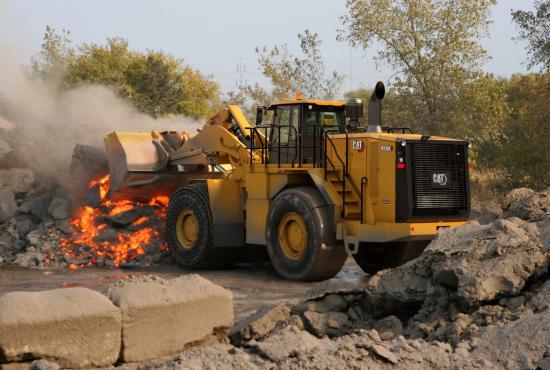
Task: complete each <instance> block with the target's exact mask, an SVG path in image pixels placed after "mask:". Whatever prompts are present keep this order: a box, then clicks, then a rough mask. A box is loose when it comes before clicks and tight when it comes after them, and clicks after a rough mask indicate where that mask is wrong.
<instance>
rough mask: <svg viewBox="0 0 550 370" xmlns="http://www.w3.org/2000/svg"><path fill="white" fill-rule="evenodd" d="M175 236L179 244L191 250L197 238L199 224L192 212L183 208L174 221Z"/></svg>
mask: <svg viewBox="0 0 550 370" xmlns="http://www.w3.org/2000/svg"><path fill="white" fill-rule="evenodd" d="M176 234H177V237H178V242H179V244H180V245H181V246H182V247H183V248H185V249H192V248H193V247H194V246H195V243H196V242H197V239H198V236H199V222H198V221H197V217H196V216H195V214H194V213H193V211H192V210H190V209H187V208H184V209H182V210H181V211H180V213H179V215H178V219H177V221H176Z"/></svg>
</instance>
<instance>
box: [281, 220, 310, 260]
mask: <svg viewBox="0 0 550 370" xmlns="http://www.w3.org/2000/svg"><path fill="white" fill-rule="evenodd" d="M307 244H308V233H307V227H306V224H305V222H304V219H303V218H302V216H300V215H299V214H297V213H294V212H289V213H287V214H285V215H284V216H283V218H282V219H281V222H280V223H279V245H280V246H281V249H282V250H283V253H284V255H285V257H286V258H288V259H291V260H295V261H296V260H299V259H300V258H302V257H303V256H304V254H305V253H306V249H307Z"/></svg>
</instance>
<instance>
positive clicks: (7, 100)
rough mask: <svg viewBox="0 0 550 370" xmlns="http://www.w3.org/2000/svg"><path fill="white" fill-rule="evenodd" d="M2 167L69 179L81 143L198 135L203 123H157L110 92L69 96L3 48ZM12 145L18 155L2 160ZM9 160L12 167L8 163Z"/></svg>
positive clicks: (179, 119) (81, 90)
mask: <svg viewBox="0 0 550 370" xmlns="http://www.w3.org/2000/svg"><path fill="white" fill-rule="evenodd" d="M0 50H2V53H0V166H1V167H10V166H13V165H24V166H27V167H30V168H32V169H34V170H35V171H36V172H38V173H40V174H43V175H53V176H55V177H58V178H63V177H65V176H66V175H67V174H68V167H69V164H70V159H71V154H72V150H73V148H74V145H75V144H76V143H81V144H88V145H93V146H98V147H103V137H104V136H105V135H106V134H108V133H109V132H111V131H143V132H150V131H151V130H153V129H156V130H159V131H160V130H174V131H188V132H190V133H194V132H195V131H196V128H198V127H200V125H199V123H198V122H197V121H195V120H193V119H191V118H187V117H183V116H170V117H167V118H163V119H154V118H152V117H150V116H148V115H145V114H142V113H140V112H138V111H136V110H135V109H134V108H133V106H132V105H131V104H129V103H128V102H125V101H123V100H122V99H120V98H118V97H117V96H116V95H115V94H114V92H113V90H111V89H110V88H108V87H105V86H99V85H84V86H80V87H77V88H74V89H70V90H67V91H64V92H59V91H58V90H55V89H53V88H52V87H51V86H50V85H49V84H46V83H45V82H42V81H40V80H38V79H35V78H32V77H30V76H29V74H28V73H26V72H25V71H24V69H23V67H22V66H21V62H20V61H17V60H16V58H15V57H14V55H16V53H15V52H13V53H10V49H9V47H8V46H6V45H2V43H1V42H0ZM6 144H7V145H8V146H9V147H11V150H12V155H10V156H5V157H4V160H3V159H2V153H3V152H4V153H5V152H6V151H7V150H8V149H9V148H8V149H6ZM6 158H9V160H10V161H11V162H16V163H6Z"/></svg>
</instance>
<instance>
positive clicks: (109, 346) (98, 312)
mask: <svg viewBox="0 0 550 370" xmlns="http://www.w3.org/2000/svg"><path fill="white" fill-rule="evenodd" d="M121 330H122V323H121V313H120V310H119V309H118V308H117V307H115V306H114V305H113V303H112V302H111V301H109V299H108V298H107V297H105V296H104V295H102V294H100V293H98V292H96V291H93V290H90V289H86V288H67V289H54V290H48V291H43V292H13V293H7V294H5V295H3V296H0V362H6V361H21V360H30V359H33V358H43V359H49V360H52V361H55V362H57V363H59V365H61V366H62V367H71V368H83V367H91V366H96V367H99V366H109V365H111V364H113V363H115V362H116V361H117V359H118V357H119V354H120V343H121V341H120V338H121Z"/></svg>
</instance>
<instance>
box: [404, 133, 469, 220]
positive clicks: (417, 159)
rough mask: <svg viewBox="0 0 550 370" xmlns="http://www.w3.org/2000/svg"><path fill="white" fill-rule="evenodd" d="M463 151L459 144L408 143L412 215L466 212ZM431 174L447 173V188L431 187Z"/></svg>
mask: <svg viewBox="0 0 550 370" xmlns="http://www.w3.org/2000/svg"><path fill="white" fill-rule="evenodd" d="M466 150H467V147H466V146H465V145H463V144H462V145H461V144H449V143H433V142H427V143H422V142H421V143H411V155H412V169H413V202H414V209H413V215H414V216H432V215H434V216H436V215H443V216H445V215H462V214H465V213H466V212H467V207H468V203H467V202H468V200H467V199H468V194H467V181H468V179H467V173H466V165H467V164H466V161H467V157H466ZM433 172H446V173H448V174H450V179H449V181H450V187H449V188H434V187H433V186H432V183H431V176H432V173H433Z"/></svg>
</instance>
